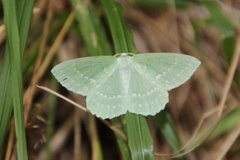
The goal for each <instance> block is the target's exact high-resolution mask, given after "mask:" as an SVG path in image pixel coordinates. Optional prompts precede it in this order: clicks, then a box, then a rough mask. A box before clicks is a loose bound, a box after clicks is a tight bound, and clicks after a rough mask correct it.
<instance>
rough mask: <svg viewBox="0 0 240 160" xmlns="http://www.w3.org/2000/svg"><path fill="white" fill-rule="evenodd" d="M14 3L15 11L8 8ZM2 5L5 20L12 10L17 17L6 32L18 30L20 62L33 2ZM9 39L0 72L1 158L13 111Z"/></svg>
mask: <svg viewBox="0 0 240 160" xmlns="http://www.w3.org/2000/svg"><path fill="white" fill-rule="evenodd" d="M10 3H11V4H10ZM15 3H18V4H17V5H16V6H17V7H16V9H15V8H13V7H12V6H11V7H10V5H12V4H13V5H15ZM3 4H4V16H5V17H6V18H9V17H10V18H11V21H13V19H12V18H13V17H12V16H13V10H14V12H16V13H15V15H14V17H15V18H16V16H17V18H16V19H14V21H15V22H14V23H16V24H15V26H9V24H8V26H7V31H8V32H9V27H13V28H14V30H18V29H19V30H20V32H19V35H20V36H19V39H18V38H17V37H15V38H16V39H18V40H17V43H18V42H19V46H18V47H19V48H18V49H19V53H18V54H20V57H21V58H20V59H21V60H22V57H23V53H24V49H25V46H26V40H27V35H28V31H29V26H30V20H31V15H32V9H33V4H34V1H33V0H19V1H17V2H16V1H3ZM9 7H10V8H9ZM6 14H7V15H6ZM6 18H5V23H11V22H10V20H9V19H8V20H7V22H6ZM10 32H11V31H10ZM15 32H16V31H15ZM17 32H18V31H17ZM9 37H10V36H8V38H9ZM9 39H10V38H9ZM9 39H8V41H7V45H6V50H5V57H4V62H3V66H2V68H1V72H0V79H1V82H4V83H0V88H1V92H0V113H1V114H0V131H1V132H0V156H2V155H3V154H4V153H3V148H2V147H3V146H4V139H5V136H6V132H7V130H8V127H9V120H10V116H11V114H12V110H13V107H12V106H13V103H12V91H11V90H10V89H11V86H12V84H11V83H10V82H11V77H10V68H11V66H10V65H11V64H12V63H10V55H9V54H10V48H9V47H8V46H12V45H11V44H9V43H10V41H9ZM15 47H16V46H15V45H14V48H15ZM20 63H21V62H20ZM19 68H21V67H19ZM19 74H20V73H19ZM10 84H11V85H10ZM20 85H22V84H20ZM22 116H23V115H22ZM18 142H19V141H18ZM23 143H24V142H23ZM18 148H19V147H18ZM23 149H24V148H23ZM23 156H24V155H23Z"/></svg>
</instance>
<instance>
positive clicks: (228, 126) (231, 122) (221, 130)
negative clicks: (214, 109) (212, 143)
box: [209, 107, 240, 140]
mask: <svg viewBox="0 0 240 160" xmlns="http://www.w3.org/2000/svg"><path fill="white" fill-rule="evenodd" d="M239 117H240V109H239V107H237V108H236V109H234V110H233V111H231V112H230V113H228V114H227V115H225V116H224V117H223V118H222V119H221V120H220V121H219V122H218V124H217V127H216V129H215V130H214V131H213V133H212V134H211V135H210V137H209V140H212V139H214V138H217V137H219V136H222V135H224V134H225V133H229V132H230V131H231V130H233V129H234V128H235V127H237V126H239V124H240V121H239Z"/></svg>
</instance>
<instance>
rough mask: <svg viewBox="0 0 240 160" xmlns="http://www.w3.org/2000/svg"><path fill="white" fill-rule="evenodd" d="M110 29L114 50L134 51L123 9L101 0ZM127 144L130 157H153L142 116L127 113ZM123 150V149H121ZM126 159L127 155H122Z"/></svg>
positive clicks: (144, 120) (108, 1) (148, 133)
mask: <svg viewBox="0 0 240 160" xmlns="http://www.w3.org/2000/svg"><path fill="white" fill-rule="evenodd" d="M102 4H103V7H104V11H105V13H106V16H107V20H108V23H109V26H110V29H111V33H112V37H113V42H114V47H115V52H116V53H122V52H131V53H135V52H136V47H135V45H134V41H133V38H132V35H131V32H130V31H129V29H128V27H127V24H126V22H125V20H124V15H123V10H122V9H121V7H120V6H119V5H117V4H116V3H115V2H114V1H112V0H102ZM126 120H127V135H128V146H129V148H130V152H131V158H132V159H139V160H140V159H154V154H153V142H152V139H151V135H150V131H149V128H148V124H147V121H146V119H145V118H144V117H142V116H139V115H136V114H132V113H127V114H126ZM122 150H123V149H122ZM124 158H126V159H128V157H124Z"/></svg>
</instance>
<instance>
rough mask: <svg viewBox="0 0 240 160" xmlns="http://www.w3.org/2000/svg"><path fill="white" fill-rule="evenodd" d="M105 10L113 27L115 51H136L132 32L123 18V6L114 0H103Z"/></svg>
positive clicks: (111, 27)
mask: <svg viewBox="0 0 240 160" xmlns="http://www.w3.org/2000/svg"><path fill="white" fill-rule="evenodd" d="M102 3H103V7H104V11H105V13H106V16H107V20H108V23H109V26H110V29H111V33H112V38H113V43H114V47H115V53H124V52H131V53H135V52H136V47H135V44H134V41H133V38H132V34H131V32H130V30H129V29H128V26H127V24H126V22H125V20H124V18H123V15H124V14H123V10H122V8H121V7H120V6H119V5H118V4H116V3H114V2H113V1H112V0H110V1H106V0H102Z"/></svg>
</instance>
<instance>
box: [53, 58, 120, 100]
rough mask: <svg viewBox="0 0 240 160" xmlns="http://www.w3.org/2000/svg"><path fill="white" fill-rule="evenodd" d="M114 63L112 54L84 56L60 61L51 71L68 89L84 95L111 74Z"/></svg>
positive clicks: (114, 59)
mask: <svg viewBox="0 0 240 160" xmlns="http://www.w3.org/2000/svg"><path fill="white" fill-rule="evenodd" d="M115 63H116V58H115V57H112V56H99V57H85V58H78V59H73V60H69V61H65V62H63V63H60V64H58V65H56V66H55V67H54V68H53V69H52V71H51V72H52V74H53V75H54V76H55V78H56V79H57V80H58V81H59V82H60V83H61V84H62V85H63V86H64V87H66V88H67V89H68V90H70V91H73V92H75V93H79V94H81V95H83V96H86V95H88V94H90V93H91V92H92V91H93V90H94V88H96V87H97V86H98V85H100V84H101V83H102V81H104V79H106V78H107V77H109V76H110V75H111V74H112V72H113V70H114V69H115V67H116V64H115Z"/></svg>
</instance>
